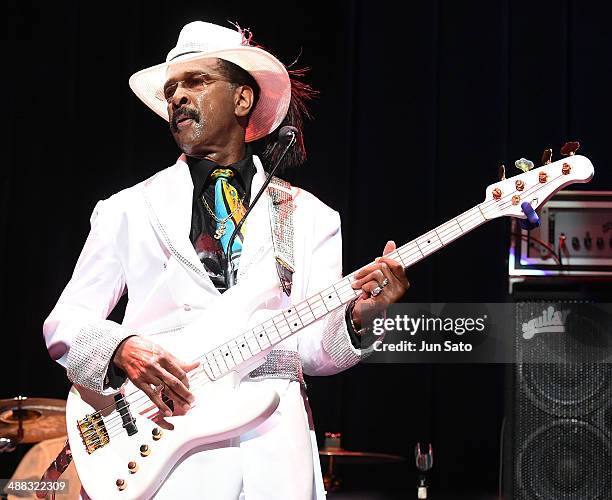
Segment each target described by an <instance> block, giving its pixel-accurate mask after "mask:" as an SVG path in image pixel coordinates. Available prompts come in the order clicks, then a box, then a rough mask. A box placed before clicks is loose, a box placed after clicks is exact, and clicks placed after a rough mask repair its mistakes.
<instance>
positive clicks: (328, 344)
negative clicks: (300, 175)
mask: <svg viewBox="0 0 612 500" xmlns="http://www.w3.org/2000/svg"><path fill="white" fill-rule="evenodd" d="M325 209H326V210H325V212H324V213H323V214H319V217H317V218H316V224H315V225H316V229H315V240H314V246H313V249H312V260H311V265H310V276H309V277H308V285H307V287H306V297H310V296H312V295H314V294H315V293H317V292H320V291H321V290H324V289H325V288H327V287H328V286H329V285H330V284H332V283H335V282H336V281H338V280H339V279H340V278H341V277H342V235H341V230H340V216H339V214H338V212H335V211H332V210H331V209H329V208H327V207H325ZM345 314H346V307H340V308H338V309H336V310H334V311H332V312H331V313H329V314H328V315H327V316H325V317H323V318H320V319H319V320H317V321H315V322H314V323H313V324H311V325H309V326H308V327H306V328H304V329H303V330H302V331H301V332H300V333H299V337H298V351H299V354H300V359H301V361H302V367H303V370H304V373H305V374H306V375H333V374H335V373H338V372H341V371H343V370H346V369H347V368H350V367H351V366H353V365H355V364H357V363H358V362H359V361H360V360H361V359H362V358H363V357H364V356H366V355H368V354H369V353H370V352H372V349H373V348H372V346H370V347H369V348H367V349H357V348H355V347H354V346H353V344H352V342H351V338H350V336H349V332H348V330H347V325H346V320H345Z"/></svg>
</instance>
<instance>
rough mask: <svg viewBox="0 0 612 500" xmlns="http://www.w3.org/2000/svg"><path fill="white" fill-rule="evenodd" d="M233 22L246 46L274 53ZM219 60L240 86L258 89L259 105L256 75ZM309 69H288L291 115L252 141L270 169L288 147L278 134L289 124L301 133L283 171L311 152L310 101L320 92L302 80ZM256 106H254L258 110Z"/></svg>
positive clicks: (288, 153)
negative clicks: (307, 128)
mask: <svg viewBox="0 0 612 500" xmlns="http://www.w3.org/2000/svg"><path fill="white" fill-rule="evenodd" d="M232 24H233V25H234V26H235V27H236V29H237V30H238V31H239V32H240V34H241V35H242V45H246V46H250V47H259V48H260V49H263V50H266V51H267V52H270V51H269V50H267V49H266V48H265V47H263V46H261V45H258V44H255V43H254V42H253V34H252V33H251V31H250V30H249V29H242V28H241V27H240V26H239V25H238V24H237V23H232ZM219 61H220V63H219V68H220V70H221V71H223V70H224V71H225V73H226V76H228V77H229V80H230V81H231V82H233V83H235V84H236V85H248V86H249V87H251V88H252V89H253V91H254V92H255V105H257V98H258V97H259V93H260V90H259V85H257V82H256V81H255V78H253V76H252V75H251V74H250V73H249V72H248V71H246V70H244V69H242V68H241V67H240V66H238V65H236V64H234V63H232V62H229V61H226V60H224V59H220V60H219ZM292 65H293V63H292ZM309 69H310V68H300V69H287V72H288V73H289V81H290V82H291V100H290V102H289V109H288V110H287V114H286V115H285V118H284V119H283V121H282V122H281V124H280V125H279V126H278V128H277V129H276V130H274V131H273V132H271V133H270V134H268V135H267V136H265V137H263V138H261V139H258V140H257V141H254V142H253V143H252V145H253V149H254V151H255V152H256V153H257V154H258V155H259V156H260V157H261V159H262V163H263V164H264V167H265V168H266V169H267V168H268V167H271V166H272V165H274V164H276V162H277V160H278V159H279V158H280V156H281V154H282V152H283V149H284V146H280V145H279V144H278V142H277V133H278V130H280V129H281V128H282V127H284V126H285V125H291V126H293V127H295V128H296V129H297V130H298V134H297V137H296V143H295V145H294V146H293V148H291V149H290V150H289V151H288V152H287V155H286V156H285V158H284V159H283V162H282V163H281V165H279V171H282V170H284V169H286V168H288V167H296V166H298V165H301V164H302V163H304V162H305V161H306V157H307V155H306V147H305V146H304V135H303V130H304V120H305V119H312V115H311V114H310V112H309V110H308V106H307V102H308V101H310V100H312V99H313V98H315V97H316V96H317V95H318V91H317V90H314V89H313V88H312V87H311V86H310V85H308V84H307V83H305V82H303V81H302V78H303V77H304V75H305V74H306V73H307V72H308V70H309ZM255 105H254V106H253V108H252V109H255Z"/></svg>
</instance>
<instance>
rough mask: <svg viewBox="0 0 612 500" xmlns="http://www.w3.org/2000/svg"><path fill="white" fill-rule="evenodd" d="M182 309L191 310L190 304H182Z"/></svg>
mask: <svg viewBox="0 0 612 500" xmlns="http://www.w3.org/2000/svg"><path fill="white" fill-rule="evenodd" d="M183 309H185V311H191V306H190V305H189V304H185V305H183Z"/></svg>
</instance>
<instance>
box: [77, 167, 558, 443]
mask: <svg viewBox="0 0 612 500" xmlns="http://www.w3.org/2000/svg"><path fill="white" fill-rule="evenodd" d="M563 176H564V175H563V174H562V175H559V176H557V177H554V178H552V179H550V180H548V181H547V183H539V182H538V183H537V184H534V185H533V186H532V187H530V188H528V189H526V190H523V191H516V190H515V191H513V192H511V193H509V194H507V195H505V196H502V197H501V198H500V199H498V200H495V199H492V200H488V201H485V202H483V203H482V204H479V205H476V206H475V207H473V208H471V209H469V210H467V211H466V212H464V213H462V214H460V215H458V216H456V217H454V218H453V219H452V220H450V221H447V222H445V223H442V224H441V225H440V226H438V227H437V228H434V229H432V230H431V231H429V232H427V233H425V234H424V235H422V236H420V237H417V238H415V239H414V240H412V241H410V242H408V243H406V244H405V245H402V246H401V247H400V248H399V249H396V250H395V251H393V252H391V253H390V254H389V256H391V255H392V254H394V253H396V254H397V255H398V256H399V257H400V260H401V261H402V264H404V259H408V258H412V256H414V255H418V254H419V253H420V254H421V258H418V259H417V260H415V261H413V262H409V263H408V264H407V265H406V266H404V267H408V266H411V265H413V264H414V263H416V262H418V261H419V260H421V259H422V258H425V257H427V256H428V255H430V254H431V253H434V252H435V251H437V250H439V249H440V248H441V247H442V246H445V244H444V243H443V238H444V236H447V235H448V234H452V233H454V232H456V231H457V229H456V228H450V227H449V228H444V226H447V225H454V224H457V227H458V228H459V231H460V233H465V232H469V231H471V230H472V229H474V228H476V227H477V226H478V225H480V224H482V223H484V222H486V221H487V220H488V219H487V218H486V217H485V213H484V212H487V215H490V214H491V213H493V212H495V211H500V210H504V209H506V208H507V207H509V206H510V204H508V201H507V199H508V198H510V201H509V203H512V197H513V196H514V195H515V193H517V192H518V193H521V195H522V196H523V197H525V196H531V195H532V194H535V193H537V192H538V191H539V190H541V189H542V188H544V187H545V186H546V185H547V184H548V185H550V182H553V181H555V180H557V179H559V178H562V177H563ZM502 200H503V201H502ZM492 205H493V206H492ZM478 208H480V210H477V209H478ZM492 209H494V210H492ZM470 212H473V214H470ZM466 214H469V216H468V217H467V218H466V219H465V220H464V221H463V225H469V224H472V223H473V222H474V220H478V219H481V218H482V219H483V220H482V222H480V223H476V224H475V225H474V226H473V227H469V228H468V229H467V231H464V230H463V229H462V228H461V224H460V223H459V220H458V219H460V217H462V216H465V215H466ZM442 228H444V229H442ZM428 235H435V236H436V237H437V239H438V241H439V242H440V245H439V246H438V247H436V248H434V250H432V251H431V252H429V253H427V254H425V253H423V251H422V250H421V249H420V248H419V245H418V241H419V240H424V239H425V238H426V236H428ZM430 239H433V238H430ZM454 239H456V238H454V237H453V240H452V241H454ZM411 243H413V248H412V249H409V248H406V247H408V246H409V245H410V244H411ZM430 248H431V247H430ZM401 249H403V250H401ZM402 252H403V253H404V255H402ZM367 265H369V264H366V266H367ZM363 267H365V266H363ZM356 272H357V271H355V272H354V273H351V274H349V275H347V276H344V277H343V278H342V279H341V280H340V281H346V280H347V278H349V277H351V276H352V275H353V274H355V273H356ZM336 284H337V283H334V284H333V285H331V286H330V287H329V288H328V289H332V288H333V289H334V291H335V292H336V295H338V298H339V294H338V290H336ZM346 285H347V283H344V284H342V285H341V287H345V286H346ZM350 290H352V291H353V292H356V290H354V289H352V288H350ZM341 293H344V292H341ZM322 294H323V292H319V293H318V294H315V296H313V297H316V300H315V304H317V303H322V304H323V305H324V306H325V308H326V309H327V306H326V304H325V301H324V299H322ZM311 298H312V297H311ZM311 298H309V299H306V300H304V301H302V302H301V303H299V304H296V305H295V306H294V307H292V308H290V309H289V311H291V310H295V309H297V307H298V306H300V305H301V304H302V303H304V302H306V303H307V304H308V306H309V307H312V306H314V304H310V303H309V301H310V300H311ZM343 304H344V302H342V301H341V303H340V304H339V305H337V306H335V307H332V309H328V310H327V312H331V311H332V310H334V309H337V308H338V307H340V306H341V305H343ZM314 307H315V308H316V307H317V306H314ZM294 314H295V315H296V316H297V317H298V319H300V316H299V314H298V312H297V311H296V312H295V313H294ZM326 314H327V313H325V314H323V315H322V316H320V317H323V316H325V315H326ZM281 315H282V316H283V320H284V321H286V322H287V326H289V325H288V321H287V318H286V317H285V316H284V312H282V313H280V314H277V315H276V316H274V317H272V318H270V319H269V320H267V321H264V322H263V323H267V322H271V323H272V325H273V326H274V327H275V329H276V330H277V333H279V334H280V333H281V332H279V331H278V328H277V327H276V325H275V323H274V319H275V318H277V317H278V316H281ZM313 317H314V318H315V321H316V320H317V319H319V318H320V317H319V318H316V317H315V316H314V314H313ZM300 322H301V323H303V322H302V321H301V319H300ZM312 322H314V321H312ZM312 322H311V323H312ZM311 323H308V324H306V325H302V327H305V326H308V325H309V324H311ZM259 326H261V325H259ZM302 327H299V328H298V329H301V328H302ZM256 328H257V327H255V328H253V329H251V330H249V331H248V333H247V334H244V335H239V336H238V337H237V338H238V339H244V344H242V347H245V346H248V347H249V350H250V346H249V345H248V340H247V339H250V340H255V341H256V342H257V335H255V336H252V335H249V334H252V333H254V330H255V329H256ZM262 330H263V331H264V332H265V333H266V337H268V333H269V332H268V331H267V329H266V328H264V327H262ZM289 331H290V332H291V334H293V333H296V332H293V331H292V330H291V327H290V326H289ZM289 336H290V335H287V337H289ZM260 337H262V335H261V334H260ZM284 338H286V337H282V336H280V335H279V340H278V342H280V341H281V340H284ZM268 341H269V346H267V347H270V346H272V345H276V343H278V342H277V341H270V339H269V337H268ZM272 342H274V344H273V343H272ZM231 343H236V346H235V347H236V348H237V350H238V353H239V354H240V347H239V346H238V344H237V341H236V339H231V340H230V341H228V342H226V343H225V344H222V345H221V346H218V347H216V348H214V349H212V350H211V351H208V352H207V353H205V354H204V355H202V356H199V357H196V358H195V359H194V361H201V362H202V369H201V370H199V371H198V372H197V373H194V375H193V376H192V377H191V378H189V375H188V378H189V380H190V384H191V381H194V380H196V378H197V377H198V376H201V375H206V376H207V377H206V379H205V380H206V382H208V381H209V379H210V378H211V377H210V376H209V375H208V373H207V372H206V370H205V369H204V367H203V364H204V363H207V364H208V365H209V368H211V367H210V363H209V360H208V359H207V358H206V357H207V355H210V354H211V353H212V352H214V351H219V352H221V351H224V352H226V357H227V356H228V355H231V356H232V358H233V354H232V353H231V347H229V348H228V347H227V346H228V345H230V344H231ZM257 344H258V345H259V343H258V342H257ZM260 347H261V346H260ZM267 347H265V348H263V349H262V351H263V350H265V349H266V348H267ZM260 352H261V351H260ZM251 356H253V353H252V351H251ZM212 357H213V360H215V363H216V364H217V367H218V368H219V369H220V370H219V371H220V376H223V375H225V374H226V373H228V372H229V371H231V370H232V369H233V368H235V367H236V366H238V365H239V364H240V363H242V362H244V361H245V359H244V357H243V356H242V355H241V357H243V359H242V360H241V361H238V362H237V363H236V360H235V359H234V360H233V361H234V363H235V364H234V366H232V367H231V368H229V367H228V366H227V363H225V361H224V364H225V365H226V368H225V370H226V372H225V373H224V372H223V370H221V368H220V365H219V363H217V362H216V358H220V359H222V360H223V359H224V358H223V357H222V356H219V355H218V354H213V355H212ZM247 359H248V358H247ZM211 372H213V370H212V369H211ZM216 378H218V377H216ZM213 380H215V378H214V377H213ZM137 393H142V394H140V395H138V397H137V398H136V399H134V400H133V401H132V402H130V401H129V400H128V397H131V396H133V395H135V394H137ZM143 400H144V404H140V405H139V407H138V408H137V411H138V412H139V411H140V410H139V409H142V408H144V407H145V405H146V406H150V404H153V403H152V402H151V400H150V399H149V397H148V396H147V395H146V393H144V392H143V391H141V390H140V389H136V390H135V391H132V392H131V393H130V394H127V395H125V396H123V397H122V398H120V399H119V400H117V401H116V403H118V402H119V401H126V403H127V404H128V405H129V406H130V409H132V407H131V406H132V405H134V406H135V405H136V404H137V403H139V401H143ZM147 400H148V401H147ZM116 403H115V404H110V405H108V406H106V407H104V408H102V409H100V410H98V412H101V411H104V410H106V409H108V408H112V407H113V406H116ZM153 405H154V404H153ZM115 412H117V413H119V411H118V410H116V409H115V410H112V411H111V413H115ZM156 413H159V412H156ZM147 418H150V417H147ZM102 419H103V421H104V423H105V426H106V424H107V423H108V424H110V425H109V428H107V431H109V430H110V429H113V430H114V429H115V428H116V427H117V426H116V424H117V423H118V424H120V425H121V428H123V419H122V417H121V415H120V414H118V415H114V416H112V417H106V419H105V418H102ZM115 420H117V422H114V421H115ZM132 421H133V419H132ZM111 422H112V424H111ZM92 428H94V426H93V425H90V426H89V427H88V428H85V432H87V431H89V430H91V429H92ZM116 435H117V434H114V435H113V437H114V436H116ZM109 437H110V433H109Z"/></svg>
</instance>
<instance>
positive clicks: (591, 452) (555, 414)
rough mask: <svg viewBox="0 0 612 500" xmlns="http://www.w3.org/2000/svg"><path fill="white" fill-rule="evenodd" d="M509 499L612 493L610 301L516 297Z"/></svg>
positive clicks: (584, 498) (506, 468)
mask: <svg viewBox="0 0 612 500" xmlns="http://www.w3.org/2000/svg"><path fill="white" fill-rule="evenodd" d="M516 306H517V312H516V324H517V328H516V330H517V332H516V339H515V342H514V346H515V354H516V363H515V364H513V365H508V368H507V384H506V388H507V389H506V391H507V392H506V408H505V421H504V440H503V453H504V460H503V491H504V498H505V500H511V499H512V500H514V499H516V500H607V499H610V500H612V364H611V363H610V359H611V356H612V314H610V312H611V311H612V307H611V306H610V305H608V306H607V307H605V306H606V305H596V304H588V303H578V302H543V301H541V302H540V301H539V302H523V303H517V304H516Z"/></svg>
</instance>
